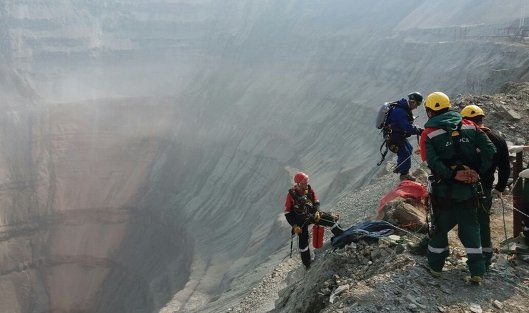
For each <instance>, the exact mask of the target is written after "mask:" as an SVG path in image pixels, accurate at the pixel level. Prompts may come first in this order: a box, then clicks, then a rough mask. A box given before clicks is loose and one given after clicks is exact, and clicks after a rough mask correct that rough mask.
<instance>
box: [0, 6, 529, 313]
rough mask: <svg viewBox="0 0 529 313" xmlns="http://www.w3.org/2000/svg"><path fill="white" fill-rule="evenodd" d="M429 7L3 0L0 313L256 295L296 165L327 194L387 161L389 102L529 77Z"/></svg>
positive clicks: (504, 45)
mask: <svg viewBox="0 0 529 313" xmlns="http://www.w3.org/2000/svg"><path fill="white" fill-rule="evenodd" d="M431 2H432V1H428V2H427V1H410V2H408V3H407V4H406V5H402V4H393V3H388V2H382V1H375V2H374V3H373V4H354V3H350V1H339V2H337V3H335V4H333V5H329V4H327V3H311V4H308V3H305V2H304V1H290V2H288V3H285V2H284V1H267V2H262V1H228V2H227V3H222V4H221V3H218V2H217V1H183V0H182V1H157V2H154V3H152V2H145V1H133V0H128V1H124V0H123V1H99V2H97V3H93V2H92V1H38V0H30V1H24V2H20V1H15V0H6V1H3V2H2V4H0V20H1V21H2V22H1V23H0V34H1V35H0V40H1V41H0V43H1V45H0V82H1V83H0V98H1V99H2V102H1V103H0V106H1V107H2V111H1V112H0V119H1V120H0V142H1V143H2V145H1V147H2V148H1V149H0V150H1V151H0V184H1V186H2V188H0V193H1V194H2V196H1V197H0V287H1V289H2V293H1V294H0V311H1V312H15V313H19V312H20V313H26V312H73V311H75V312H155V311H158V310H162V311H166V312H171V311H177V310H181V311H192V310H200V309H201V308H202V307H203V306H204V305H206V304H208V305H209V308H210V309H211V310H213V311H214V310H215V305H220V304H221V303H222V301H228V300H223V299H222V297H221V295H222V294H223V292H227V291H230V292H232V293H233V294H235V295H237V294H238V293H239V294H240V293H242V292H244V291H245V288H246V286H247V285H245V284H242V285H235V284H233V283H232V282H233V281H234V279H235V278H240V277H241V276H242V275H243V274H245V273H251V272H252V271H253V270H254V269H255V267H256V265H257V264H260V263H262V262H265V261H267V257H268V255H269V254H270V253H271V252H274V251H277V249H279V248H280V247H283V246H284V245H285V244H287V240H288V227H286V225H285V222H284V221H283V217H282V214H281V211H282V205H283V201H284V197H285V195H286V191H287V189H288V187H289V186H290V180H291V176H292V174H293V172H294V171H295V170H297V169H302V170H305V171H307V172H308V173H309V174H310V175H311V177H312V178H311V182H312V184H313V185H314V186H315V188H316V190H317V192H318V194H319V196H320V198H321V199H322V202H323V206H324V207H325V206H326V204H327V203H331V201H333V200H334V199H336V198H337V197H338V195H340V194H341V193H343V192H347V191H352V190H354V189H355V188H356V187H358V186H359V185H362V184H363V183H364V182H366V181H368V180H369V179H370V178H371V177H372V176H373V174H374V173H375V172H376V171H377V168H376V167H375V164H376V162H377V161H378V160H376V158H378V147H379V145H380V141H379V136H378V134H377V132H376V131H375V130H374V129H372V124H373V123H372V122H373V119H374V116H375V113H376V109H377V108H376V107H377V106H378V104H379V103H382V102H383V101H387V100H388V99H396V98H400V97H402V96H404V95H405V94H407V93H408V92H409V91H411V90H419V91H421V92H424V93H427V92H429V91H433V90H434V89H438V88H441V89H443V91H445V92H447V93H449V94H450V93H452V94H457V93H462V92H465V91H471V92H481V91H488V90H493V89H495V88H497V87H499V86H501V85H502V84H503V83H504V82H505V81H508V80H517V79H520V78H524V77H525V76H526V75H527V72H526V69H527V64H528V62H529V61H528V60H529V57H528V56H527V53H526V51H527V46H526V45H524V43H523V42H507V41H500V42H492V41H488V40H486V39H483V38H482V39H476V38H474V37H472V38H470V37H464V36H463V37H461V36H454V37H451V36H450V35H449V34H450V33H453V28H451V27H453V26H452V25H459V24H465V23H464V22H465V21H463V20H462V19H461V17H458V16H451V17H448V16H446V19H445V20H443V21H441V22H440V23H439V24H438V25H428V24H427V21H420V20H418V19H412V17H413V16H424V15H425V14H429V13H431V12H432V11H436V10H438V9H439V8H438V7H436V6H432V5H431V4H430V3H431ZM433 2H435V1H433ZM452 2H454V3H453V5H457V7H458V8H459V7H460V6H461V4H459V3H460V2H461V3H462V2H465V1H452ZM491 3H494V1H466V2H465V5H468V6H469V7H471V6H474V7H476V8H479V10H480V12H481V16H485V17H486V16H488V14H486V13H487V12H491V10H493V9H492V7H493V6H491ZM494 7H495V6H494ZM451 8H452V9H453V8H454V6H452V7H451ZM463 8H464V6H463ZM517 9H518V8H517V7H515V6H513V5H510V4H505V5H502V11H501V12H500V13H501V14H497V15H494V16H495V18H494V19H490V20H489V21H488V23H489V25H490V27H491V28H494V27H497V28H499V27H501V25H503V24H505V23H507V24H508V23H511V24H512V23H515V22H516V21H514V19H515V18H517V17H518V16H519V13H518V11H517ZM494 10H497V9H494ZM503 10H504V11H503ZM454 12H455V11H454ZM513 12H516V14H514V13H513ZM496 13H498V12H496ZM512 16H515V18H512ZM412 21H413V22H412ZM486 22H487V20H485V21H484V22H483V23H486ZM427 27H430V29H427ZM432 27H433V28H432ZM473 30H475V29H474V28H472V27H470V26H469V31H473ZM368 31H369V32H368ZM367 34H372V35H371V36H367ZM438 35H442V36H443V38H444V39H446V40H444V39H443V42H438V41H437V40H431V38H436V36H438ZM505 56H508V57H505ZM434 74H435V75H434ZM253 279H255V277H254V278H253ZM215 299H219V300H218V302H214V300H215ZM163 307H165V308H164V309H162V308H163Z"/></svg>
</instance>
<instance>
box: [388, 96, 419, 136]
mask: <svg viewBox="0 0 529 313" xmlns="http://www.w3.org/2000/svg"><path fill="white" fill-rule="evenodd" d="M386 125H388V126H389V127H390V128H391V129H392V130H393V132H397V133H402V134H404V135H405V137H409V136H411V135H416V134H417V127H415V126H414V125H413V114H412V112H411V110H410V107H409V106H408V100H406V99H404V98H403V99H400V100H399V101H397V104H396V105H395V106H394V107H393V109H391V111H389V113H388V118H387V120H386Z"/></svg>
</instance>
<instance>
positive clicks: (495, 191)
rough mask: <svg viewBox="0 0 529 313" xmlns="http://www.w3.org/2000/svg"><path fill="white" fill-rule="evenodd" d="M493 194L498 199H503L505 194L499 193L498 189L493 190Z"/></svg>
mask: <svg viewBox="0 0 529 313" xmlns="http://www.w3.org/2000/svg"><path fill="white" fill-rule="evenodd" d="M491 193H492V195H493V196H496V197H498V198H501V197H502V196H503V192H501V191H499V190H498V189H496V188H494V189H492V191H491Z"/></svg>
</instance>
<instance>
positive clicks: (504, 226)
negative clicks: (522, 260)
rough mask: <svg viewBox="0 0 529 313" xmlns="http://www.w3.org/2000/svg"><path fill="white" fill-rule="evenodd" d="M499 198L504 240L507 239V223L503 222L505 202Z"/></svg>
mask: <svg viewBox="0 0 529 313" xmlns="http://www.w3.org/2000/svg"><path fill="white" fill-rule="evenodd" d="M499 198H500V200H501V207H502V215H503V230H504V231H505V240H507V238H508V237H507V224H506V222H505V203H504V202H503V198H502V197H499Z"/></svg>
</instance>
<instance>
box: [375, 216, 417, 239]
mask: <svg viewBox="0 0 529 313" xmlns="http://www.w3.org/2000/svg"><path fill="white" fill-rule="evenodd" d="M381 222H384V223H386V224H388V225H390V226H391V227H393V228H395V229H398V230H401V231H403V232H405V233H407V234H410V235H411V236H413V237H415V238H417V239H419V240H421V239H422V238H421V237H419V236H416V235H415V234H414V233H412V232H411V231H408V230H406V229H404V228H401V227H398V226H396V225H393V224H391V223H390V222H388V221H381Z"/></svg>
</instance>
